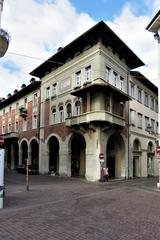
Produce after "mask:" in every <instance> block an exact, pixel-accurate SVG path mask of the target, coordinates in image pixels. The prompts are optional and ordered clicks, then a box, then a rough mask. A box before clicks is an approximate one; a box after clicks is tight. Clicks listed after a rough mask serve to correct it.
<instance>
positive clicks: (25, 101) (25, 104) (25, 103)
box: [24, 98, 27, 108]
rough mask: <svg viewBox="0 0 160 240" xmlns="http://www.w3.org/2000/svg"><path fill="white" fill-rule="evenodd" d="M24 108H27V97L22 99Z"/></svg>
mask: <svg viewBox="0 0 160 240" xmlns="http://www.w3.org/2000/svg"><path fill="white" fill-rule="evenodd" d="M24 108H27V98H25V99H24Z"/></svg>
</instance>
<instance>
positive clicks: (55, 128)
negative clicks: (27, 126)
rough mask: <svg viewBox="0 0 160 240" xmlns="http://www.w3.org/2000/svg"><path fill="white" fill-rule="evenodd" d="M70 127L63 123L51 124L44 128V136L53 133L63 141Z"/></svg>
mask: <svg viewBox="0 0 160 240" xmlns="http://www.w3.org/2000/svg"><path fill="white" fill-rule="evenodd" d="M70 132H71V130H70V128H68V127H66V126H65V124H64V123H59V124H55V125H52V126H47V127H45V129H44V138H45V139H46V138H47V137H48V136H49V135H50V134H51V133H55V134H57V135H58V136H60V137H61V138H62V140H63V141H64V140H65V139H66V137H67V136H68V135H69V134H70Z"/></svg>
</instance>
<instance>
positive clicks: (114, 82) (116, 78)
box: [113, 72, 118, 87]
mask: <svg viewBox="0 0 160 240" xmlns="http://www.w3.org/2000/svg"><path fill="white" fill-rule="evenodd" d="M117 84H118V74H117V73H116V72H113V85H114V86H115V87H116V86H117Z"/></svg>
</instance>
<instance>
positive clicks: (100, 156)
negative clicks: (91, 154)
mask: <svg viewBox="0 0 160 240" xmlns="http://www.w3.org/2000/svg"><path fill="white" fill-rule="evenodd" d="M99 162H100V181H103V176H102V163H104V153H100V154H99Z"/></svg>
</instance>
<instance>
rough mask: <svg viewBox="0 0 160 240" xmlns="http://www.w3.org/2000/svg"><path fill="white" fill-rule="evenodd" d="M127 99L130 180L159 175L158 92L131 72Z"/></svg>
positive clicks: (154, 87)
mask: <svg viewBox="0 0 160 240" xmlns="http://www.w3.org/2000/svg"><path fill="white" fill-rule="evenodd" d="M129 95H130V96H131V97H132V101H129V111H130V112H129V146H130V147H129V149H130V157H129V159H130V161H131V162H130V164H129V165H130V171H131V177H144V176H154V175H158V162H157V158H156V147H157V139H158V128H159V124H158V88H157V87H156V86H155V85H153V84H152V83H151V82H150V81H149V80H148V79H146V78H145V77H144V76H143V75H142V74H141V73H139V72H138V71H131V72H130V81H129Z"/></svg>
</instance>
